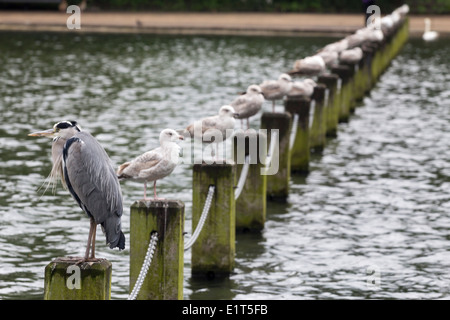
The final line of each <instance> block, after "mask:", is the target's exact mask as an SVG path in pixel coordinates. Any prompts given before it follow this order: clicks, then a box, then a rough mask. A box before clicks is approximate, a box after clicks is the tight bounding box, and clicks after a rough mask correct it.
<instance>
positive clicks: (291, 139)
mask: <svg viewBox="0 0 450 320" xmlns="http://www.w3.org/2000/svg"><path fill="white" fill-rule="evenodd" d="M297 128H298V113H295V114H294V120H293V121H292V130H291V136H290V137H289V149H292V147H293V146H294V142H295V137H296V136H297Z"/></svg>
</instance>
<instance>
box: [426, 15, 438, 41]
mask: <svg viewBox="0 0 450 320" xmlns="http://www.w3.org/2000/svg"><path fill="white" fill-rule="evenodd" d="M424 22H425V32H424V33H423V35H422V39H423V40H424V41H434V40H436V39H437V38H438V37H439V33H438V32H437V31H431V20H430V19H429V18H425V20H424Z"/></svg>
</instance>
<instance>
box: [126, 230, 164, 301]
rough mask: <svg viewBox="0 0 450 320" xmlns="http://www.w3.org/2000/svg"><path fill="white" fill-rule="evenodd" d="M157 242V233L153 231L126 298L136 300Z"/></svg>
mask: <svg viewBox="0 0 450 320" xmlns="http://www.w3.org/2000/svg"><path fill="white" fill-rule="evenodd" d="M157 242H158V233H157V232H155V233H153V234H152V236H151V237H150V242H149V244H148V249H147V254H146V255H145V258H144V263H143V264H142V267H141V271H140V272H139V276H138V278H137V280H136V283H135V284H134V288H133V290H132V291H131V293H130V295H129V296H128V300H136V297H137V295H138V293H139V291H141V287H142V284H143V283H144V280H145V276H146V275H147V272H148V269H149V268H150V264H151V263H152V260H153V254H154V253H155V249H156V243H157Z"/></svg>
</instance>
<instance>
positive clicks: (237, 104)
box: [230, 84, 264, 129]
mask: <svg viewBox="0 0 450 320" xmlns="http://www.w3.org/2000/svg"><path fill="white" fill-rule="evenodd" d="M263 103H264V95H263V93H262V89H261V87H260V86H258V85H257V84H252V85H250V86H248V88H247V91H246V92H245V93H244V94H243V95H241V96H239V97H237V98H236V99H234V100H233V101H232V102H231V103H230V105H231V106H232V107H233V108H234V110H235V112H237V113H238V114H239V115H238V116H237V118H238V119H247V129H248V128H249V127H250V124H249V118H250V117H251V116H254V115H255V114H257V113H258V112H259V110H261V107H262V104H263ZM241 124H242V120H241Z"/></svg>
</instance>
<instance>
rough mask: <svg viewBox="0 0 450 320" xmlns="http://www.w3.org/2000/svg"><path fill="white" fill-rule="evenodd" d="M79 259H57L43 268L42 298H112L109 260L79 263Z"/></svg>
mask: <svg viewBox="0 0 450 320" xmlns="http://www.w3.org/2000/svg"><path fill="white" fill-rule="evenodd" d="M80 259H82V258H81V257H63V258H56V259H55V260H53V261H52V262H50V263H49V264H48V265H47V266H46V267H45V283H44V300H110V299H111V273H112V265H111V262H109V261H108V260H106V259H99V261H97V262H82V263H78V262H79V261H80Z"/></svg>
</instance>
